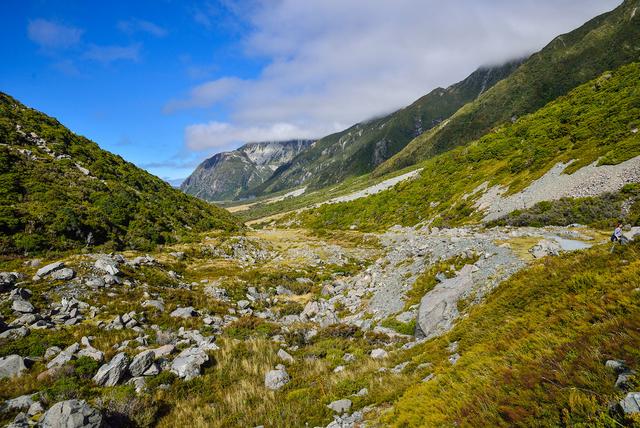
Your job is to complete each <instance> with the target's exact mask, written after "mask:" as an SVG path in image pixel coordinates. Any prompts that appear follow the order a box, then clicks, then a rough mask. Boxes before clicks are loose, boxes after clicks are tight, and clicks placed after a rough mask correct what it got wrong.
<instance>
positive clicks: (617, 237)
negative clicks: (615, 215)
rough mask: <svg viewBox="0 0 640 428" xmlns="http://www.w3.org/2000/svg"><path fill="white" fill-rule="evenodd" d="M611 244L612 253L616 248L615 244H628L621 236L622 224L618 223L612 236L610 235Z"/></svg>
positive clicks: (625, 238) (627, 240)
mask: <svg viewBox="0 0 640 428" xmlns="http://www.w3.org/2000/svg"><path fill="white" fill-rule="evenodd" d="M611 242H613V245H612V246H611V252H612V253H613V249H614V248H615V247H616V242H619V243H620V244H621V245H624V244H626V243H628V242H629V239H627V237H626V236H624V235H623V234H622V223H618V226H617V227H616V228H615V230H614V231H613V234H612V235H611Z"/></svg>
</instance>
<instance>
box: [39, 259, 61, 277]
mask: <svg viewBox="0 0 640 428" xmlns="http://www.w3.org/2000/svg"><path fill="white" fill-rule="evenodd" d="M63 267H64V263H62V262H55V263H51V264H48V265H46V266H44V267H41V268H40V269H38V271H37V272H36V276H39V277H40V278H43V277H45V276H47V275H49V274H50V273H51V272H54V271H56V270H58V269H62V268H63Z"/></svg>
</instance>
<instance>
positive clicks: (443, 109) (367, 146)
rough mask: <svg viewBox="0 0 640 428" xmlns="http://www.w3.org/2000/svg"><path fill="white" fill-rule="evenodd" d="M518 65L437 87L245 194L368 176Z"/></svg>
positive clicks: (326, 143) (331, 140)
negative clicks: (362, 175) (414, 139)
mask: <svg viewBox="0 0 640 428" xmlns="http://www.w3.org/2000/svg"><path fill="white" fill-rule="evenodd" d="M521 63H522V60H517V61H512V62H509V63H506V64H503V65H499V66H495V67H483V68H480V69H478V70H476V71H475V72H474V73H472V74H471V75H470V76H469V77H467V78H466V79H465V80H463V81H461V82H459V83H456V84H454V85H452V86H450V87H448V88H446V89H443V88H437V89H435V90H433V91H431V92H430V93H429V94H427V95H425V96H423V97H422V98H420V99H418V100H417V101H415V102H414V103H413V104H411V105H410V106H408V107H405V108H403V109H401V110H398V111H396V112H394V113H391V114H389V115H387V116H384V117H381V118H378V119H374V120H371V121H368V122H364V123H359V124H356V125H354V126H352V127H351V128H349V129H346V130H344V131H342V132H338V133H336V134H332V135H329V136H327V137H324V138H321V139H320V140H318V141H317V142H316V144H314V145H313V146H312V147H311V148H309V149H307V150H305V151H304V152H302V153H301V154H300V155H298V156H297V157H296V158H295V159H294V160H293V161H292V162H291V163H289V164H287V165H284V166H283V167H281V168H279V169H278V170H277V171H276V172H275V173H274V175H273V177H271V178H270V179H269V180H268V181H267V182H265V183H264V184H263V185H262V186H259V187H257V188H256V189H251V190H250V191H249V192H248V193H246V194H245V195H249V194H251V195H260V194H265V193H272V192H277V191H280V190H284V189H289V188H292V187H296V186H299V185H301V184H306V185H309V186H310V187H311V188H319V187H323V186H327V185H331V184H336V183H340V182H341V181H343V180H344V179H346V178H348V177H352V176H357V175H361V174H365V173H367V172H370V171H371V170H373V169H374V168H375V167H376V166H378V165H379V164H381V163H382V162H384V161H385V160H387V159H389V158H390V157H391V156H393V155H394V154H396V153H398V152H399V151H400V150H401V149H402V148H403V147H405V146H406V145H407V143H409V141H411V140H412V139H413V138H415V137H416V136H418V135H420V134H422V133H423V132H425V131H427V130H429V129H431V128H433V127H434V126H436V125H438V124H439V123H441V122H442V121H443V120H445V119H446V118H448V117H449V116H451V115H452V114H453V113H455V112H456V111H457V110H458V109H459V108H460V107H462V106H463V105H465V104H466V103H468V102H470V101H472V100H474V99H475V98H476V97H478V95H480V94H482V93H483V92H484V91H486V90H487V89H489V88H491V87H492V86H493V85H495V84H496V83H497V82H499V81H500V80H502V79H504V78H505V77H507V76H508V75H509V74H511V73H512V72H513V71H514V70H515V69H516V68H517V67H518V66H519V65H520V64H521Z"/></svg>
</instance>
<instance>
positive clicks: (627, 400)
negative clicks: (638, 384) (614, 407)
mask: <svg viewBox="0 0 640 428" xmlns="http://www.w3.org/2000/svg"><path fill="white" fill-rule="evenodd" d="M620 408H622V411H623V412H624V413H625V414H627V415H630V414H633V413H640V392H630V393H628V394H627V396H626V397H624V398H623V399H622V400H620Z"/></svg>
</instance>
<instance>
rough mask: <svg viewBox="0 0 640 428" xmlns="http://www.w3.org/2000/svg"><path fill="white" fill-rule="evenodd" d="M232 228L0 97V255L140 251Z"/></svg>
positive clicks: (215, 213) (214, 212) (227, 220)
mask: <svg viewBox="0 0 640 428" xmlns="http://www.w3.org/2000/svg"><path fill="white" fill-rule="evenodd" d="M238 227H239V223H238V222H237V221H236V220H235V219H234V218H233V217H232V216H231V215H230V214H228V213H227V212H226V211H224V210H221V209H219V208H216V207H214V206H212V205H209V204H207V203H205V202H202V201H200V200H197V199H196V198H193V197H190V196H187V195H184V194H183V193H182V192H180V191H178V190H176V189H173V188H172V187H171V186H170V185H168V184H167V183H165V182H163V181H162V180H161V179H159V178H157V177H154V176H152V175H151V174H149V173H147V172H145V171H143V170H141V169H139V168H137V167H136V166H135V165H133V164H131V163H129V162H126V161H124V160H123V159H122V158H121V157H119V156H116V155H113V154H111V153H108V152H106V151H104V150H101V149H100V148H99V147H98V145H97V144H95V143H93V142H91V141H89V140H87V139H86V138H84V137H81V136H78V135H75V134H73V133H72V132H71V131H69V130H68V129H67V128H65V127H64V126H63V125H61V124H60V123H59V122H58V121H57V120H55V119H53V118H51V117H48V116H46V115H44V114H42V113H40V112H38V111H36V110H33V109H30V108H28V107H26V106H24V105H22V104H20V103H19V102H18V101H16V100H15V99H13V98H11V97H10V96H8V95H6V94H0V253H2V254H7V253H13V252H20V253H22V252H29V253H32V252H41V251H46V250H66V249H71V248H80V247H85V246H87V247H90V248H91V247H96V246H104V247H105V248H113V249H124V248H137V249H144V248H151V247H153V246H154V245H155V244H163V243H169V242H176V241H180V240H182V239H185V238H186V237H188V236H189V235H192V234H193V233H196V232H202V231H205V230H210V229H222V230H234V229H237V228H238Z"/></svg>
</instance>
